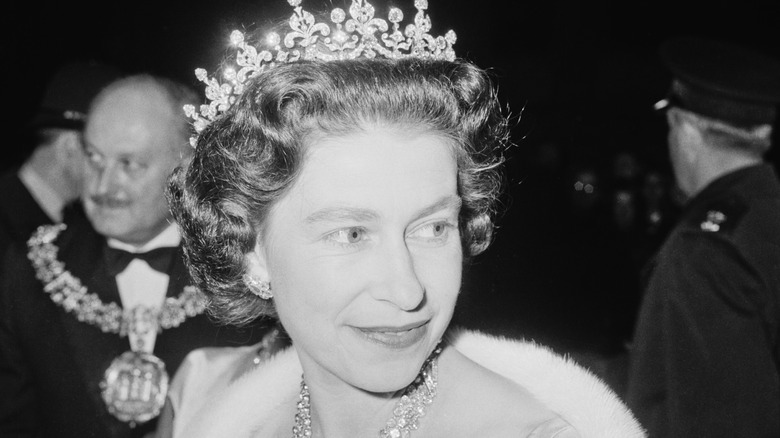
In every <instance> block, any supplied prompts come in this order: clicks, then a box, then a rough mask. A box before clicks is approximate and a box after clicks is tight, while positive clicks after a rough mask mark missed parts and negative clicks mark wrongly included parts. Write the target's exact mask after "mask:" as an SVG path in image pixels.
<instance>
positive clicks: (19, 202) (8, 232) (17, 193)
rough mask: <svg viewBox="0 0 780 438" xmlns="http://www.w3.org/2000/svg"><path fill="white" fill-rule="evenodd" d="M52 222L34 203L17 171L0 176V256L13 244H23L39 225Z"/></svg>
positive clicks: (35, 202)
mask: <svg viewBox="0 0 780 438" xmlns="http://www.w3.org/2000/svg"><path fill="white" fill-rule="evenodd" d="M51 223H52V220H51V218H49V216H48V215H46V213H45V212H44V211H43V209H42V208H41V207H40V205H38V202H37V201H35V198H33V196H32V194H30V191H29V190H27V187H25V185H24V184H22V180H20V179H19V175H17V169H16V168H14V169H12V170H10V171H6V173H4V174H3V175H2V176H0V255H1V254H4V253H5V251H6V248H7V247H8V246H9V245H11V244H12V243H14V242H21V243H23V242H25V241H26V240H27V238H28V237H30V234H32V232H33V231H35V229H36V228H38V226H39V225H47V224H51Z"/></svg>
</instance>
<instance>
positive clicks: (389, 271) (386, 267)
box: [372, 241, 425, 311]
mask: <svg viewBox="0 0 780 438" xmlns="http://www.w3.org/2000/svg"><path fill="white" fill-rule="evenodd" d="M378 251H379V257H377V264H378V269H376V270H374V272H377V273H378V274H377V275H379V276H380V277H379V278H380V280H379V281H377V283H376V284H374V285H373V287H372V289H373V290H372V296H373V297H374V298H375V299H377V300H382V301H388V302H391V303H393V304H395V305H396V306H398V307H399V308H400V309H402V310H405V311H412V310H415V309H417V308H418V307H419V306H420V304H421V303H422V302H423V300H424V298H425V287H424V286H423V284H422V282H421V281H420V278H419V276H418V273H417V270H416V268H415V262H414V255H413V254H412V252H410V251H409V248H408V247H407V245H406V242H405V241H401V242H396V243H394V244H392V245H387V246H382V247H381V248H378ZM379 273H381V274H379Z"/></svg>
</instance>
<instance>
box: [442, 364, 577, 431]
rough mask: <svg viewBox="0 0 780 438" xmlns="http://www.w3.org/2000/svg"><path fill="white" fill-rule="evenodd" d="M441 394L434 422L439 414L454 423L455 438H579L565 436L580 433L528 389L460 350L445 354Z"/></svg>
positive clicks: (449, 427) (451, 428) (450, 428)
mask: <svg viewBox="0 0 780 438" xmlns="http://www.w3.org/2000/svg"><path fill="white" fill-rule="evenodd" d="M438 389H439V394H438V395H437V400H436V403H434V404H433V405H432V406H431V416H434V415H436V413H435V412H434V410H436V411H439V414H440V416H439V418H448V419H449V424H447V425H446V426H445V429H447V431H448V434H449V436H463V437H466V436H480V437H485V438H499V437H545V436H560V437H569V436H571V437H576V436H578V435H576V434H573V435H569V434H566V433H564V431H566V430H570V431H571V432H572V433H574V429H573V428H572V427H571V425H569V424H568V423H567V422H566V421H565V420H564V419H563V418H562V417H560V416H559V415H558V414H557V413H555V412H553V411H552V410H550V409H549V408H548V407H546V406H545V405H544V404H543V403H542V402H540V401H539V400H538V399H537V398H536V397H535V396H534V395H533V394H532V393H531V392H530V391H528V389H526V388H524V387H523V386H521V385H519V384H517V383H516V382H514V381H512V380H510V379H508V378H506V377H504V376H502V375H500V374H498V373H495V372H493V371H491V370H489V369H487V368H485V367H483V366H482V365H480V364H478V363H476V362H474V361H472V360H471V359H469V358H468V357H466V356H464V355H463V354H461V353H460V352H459V351H457V350H455V349H447V350H445V351H444V352H443V353H442V357H441V358H440V360H439V385H438ZM437 423H439V425H440V426H441V423H440V422H437ZM556 433H557V434H558V435H555V434H556Z"/></svg>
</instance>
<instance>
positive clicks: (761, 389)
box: [627, 38, 780, 437]
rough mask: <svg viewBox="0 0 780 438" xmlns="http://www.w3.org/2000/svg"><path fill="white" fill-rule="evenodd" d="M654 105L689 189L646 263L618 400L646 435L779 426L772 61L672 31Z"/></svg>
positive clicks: (742, 432) (778, 236)
mask: <svg viewBox="0 0 780 438" xmlns="http://www.w3.org/2000/svg"><path fill="white" fill-rule="evenodd" d="M661 54H662V57H663V59H664V61H665V62H666V64H667V66H668V67H669V68H670V70H671V71H672V73H673V75H674V80H673V82H672V85H671V91H670V93H669V96H668V98H667V99H665V100H664V101H662V102H661V103H659V104H660V105H658V107H659V108H664V110H665V112H666V118H667V122H668V125H669V135H668V143H669V153H670V159H671V162H672V167H673V170H674V174H675V178H676V181H677V185H678V186H679V188H680V189H681V191H682V192H683V193H684V194H685V195H686V196H687V197H688V201H687V203H686V205H685V209H684V211H683V213H682V215H681V218H680V220H679V222H678V224H677V225H676V227H675V228H674V229H673V230H672V232H671V233H670V234H669V236H668V238H667V240H666V241H665V243H664V245H663V246H662V248H661V249H660V251H659V253H658V254H657V255H656V258H655V259H654V260H653V261H652V262H651V264H652V266H651V267H650V269H649V271H648V272H649V274H648V277H647V278H648V281H647V284H646V286H645V293H644V296H643V303H642V307H641V310H640V314H639V318H638V320H637V325H636V328H635V333H634V340H633V345H632V347H631V350H630V352H629V353H630V368H629V380H628V387H627V391H628V393H627V402H628V404H629V405H630V406H631V408H632V409H633V410H634V412H635V413H636V414H637V416H638V417H639V419H640V421H641V422H642V424H643V425H644V426H645V427H647V428H648V431H649V435H650V436H651V437H699V436H706V437H717V436H723V437H735V436H745V437H770V436H773V437H777V436H780V342H779V341H778V336H779V335H780V307H779V305H780V184H779V183H778V178H777V175H776V172H775V170H774V168H773V167H772V166H771V165H770V164H768V163H767V162H765V160H764V156H765V155H766V153H767V151H768V150H769V148H770V145H771V136H772V124H773V123H774V122H775V119H776V112H777V103H778V102H780V62H778V61H777V60H775V59H773V58H769V57H767V56H765V55H762V54H759V53H757V52H754V51H750V50H747V49H745V48H740V47H737V46H734V45H732V44H727V43H724V42H718V41H711V40H702V39H694V38H679V39H675V40H672V41H669V42H667V43H666V44H665V45H663V46H662V48H661Z"/></svg>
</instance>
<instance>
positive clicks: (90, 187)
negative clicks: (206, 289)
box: [0, 75, 265, 438]
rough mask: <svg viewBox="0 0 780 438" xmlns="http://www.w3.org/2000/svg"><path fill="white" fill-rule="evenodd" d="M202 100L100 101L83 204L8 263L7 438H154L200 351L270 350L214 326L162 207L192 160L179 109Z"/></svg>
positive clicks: (1, 329)
mask: <svg viewBox="0 0 780 438" xmlns="http://www.w3.org/2000/svg"><path fill="white" fill-rule="evenodd" d="M197 100H198V99H197V95H196V94H195V93H194V92H192V91H191V90H190V89H189V88H187V87H185V86H183V85H181V84H178V83H176V82H173V81H171V80H168V79H164V78H159V77H153V76H150V75H135V76H129V77H126V78H123V79H120V80H118V81H115V82H113V83H112V84H110V85H108V86H107V87H106V88H105V89H104V90H103V91H101V93H100V94H99V95H98V96H97V97H96V98H95V100H94V101H93V103H92V105H91V107H90V112H89V117H88V119H87V123H86V127H85V130H84V135H83V151H84V155H85V158H86V167H85V169H86V170H85V180H84V188H83V192H82V196H81V200H82V202H81V203H80V204H76V205H74V206H73V208H70V209H69V210H68V212H67V213H66V216H65V219H64V222H63V224H59V225H51V226H48V227H45V228H42V229H40V230H39V231H37V232H36V233H35V234H34V235H33V238H32V239H31V240H30V241H29V242H28V244H27V246H26V247H19V248H20V249H21V250H23V251H21V252H19V251H17V252H15V251H13V250H11V251H9V252H8V254H7V256H6V259H5V264H4V271H3V272H4V274H3V278H2V284H1V286H0V387H1V388H2V391H0V436H3V437H11V436H45V437H49V436H51V437H55V436H56V437H101V438H103V437H143V436H147V435H148V434H150V433H152V432H153V431H154V428H155V422H156V417H157V415H158V413H159V410H160V408H161V406H162V404H163V402H164V398H165V393H166V391H167V382H168V378H169V377H172V376H173V374H174V373H175V371H176V369H177V368H178V366H179V364H180V363H181V361H182V360H183V359H184V357H185V355H186V354H187V353H188V352H189V351H191V350H192V349H194V348H198V347H204V346H218V345H239V344H249V343H255V342H257V341H259V340H260V339H261V337H262V335H263V333H264V332H265V329H264V327H262V324H261V323H258V324H257V326H255V327H249V328H246V329H243V330H238V329H229V328H226V327H216V326H214V325H213V324H212V323H211V321H210V320H209V319H208V318H207V315H206V314H204V313H203V312H204V304H205V303H204V301H203V300H202V295H201V293H200V291H198V290H197V289H196V288H194V287H192V286H191V285H190V277H189V275H188V273H187V272H186V268H185V266H184V264H183V254H182V250H181V246H180V245H179V244H180V237H179V233H178V230H177V228H176V225H175V224H174V223H172V220H171V218H170V214H169V211H168V208H167V203H166V200H165V197H164V188H165V184H166V180H167V177H168V175H169V174H170V172H171V171H172V170H173V169H174V168H175V167H176V166H179V165H182V164H185V163H186V160H187V159H188V158H189V157H190V155H191V147H190V146H189V144H188V139H189V136H190V134H191V132H190V129H189V128H190V126H189V124H188V123H187V121H186V118H185V116H184V113H183V111H182V107H183V105H185V104H195V103H196V101H197ZM82 207H83V208H82ZM12 249H13V248H12Z"/></svg>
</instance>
